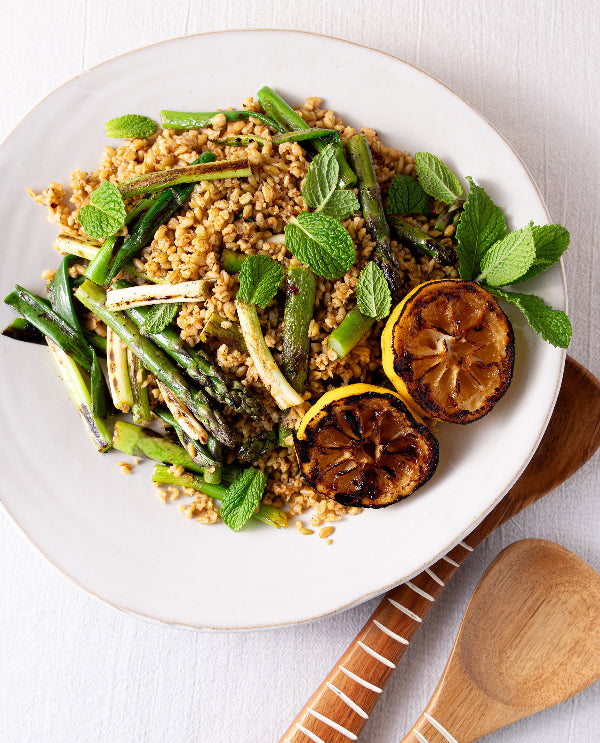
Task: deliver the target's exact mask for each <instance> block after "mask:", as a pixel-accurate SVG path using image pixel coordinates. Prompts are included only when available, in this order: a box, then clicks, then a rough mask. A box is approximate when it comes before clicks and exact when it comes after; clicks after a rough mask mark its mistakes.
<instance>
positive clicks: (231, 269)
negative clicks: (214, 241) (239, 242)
mask: <svg viewBox="0 0 600 743" xmlns="http://www.w3.org/2000/svg"><path fill="white" fill-rule="evenodd" d="M246 258H248V256H247V255H246V254H245V253H237V252H236V251H234V250H229V248H223V251H222V253H221V266H223V268H224V269H225V271H227V273H239V271H240V269H241V267H242V265H243V263H244V261H245V260H246Z"/></svg>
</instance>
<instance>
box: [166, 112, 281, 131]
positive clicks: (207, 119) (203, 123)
mask: <svg viewBox="0 0 600 743" xmlns="http://www.w3.org/2000/svg"><path fill="white" fill-rule="evenodd" d="M221 114H222V115H223V116H224V117H225V121H239V120H240V119H250V118H252V119H257V120H258V121H262V123H263V124H266V125H267V126H268V127H270V128H271V129H275V131H278V132H284V131H285V129H283V128H282V127H281V126H279V124H278V123H277V122H276V121H273V120H272V119H270V118H268V117H267V116H265V115H264V114H259V113H256V112H255V111H243V110H241V111H240V110H236V111H203V112H199V113H187V112H185V111H161V112H160V118H161V121H162V125H163V126H164V127H165V129H204V128H205V127H207V126H212V120H213V119H214V118H215V116H219V115H221Z"/></svg>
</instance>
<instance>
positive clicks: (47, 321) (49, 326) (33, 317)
mask: <svg viewBox="0 0 600 743" xmlns="http://www.w3.org/2000/svg"><path fill="white" fill-rule="evenodd" d="M4 301H5V302H6V303H7V304H10V305H11V306H12V307H14V308H15V309H16V310H17V312H19V314H21V315H22V316H23V317H24V318H25V319H26V320H27V321H28V322H29V323H31V325H33V326H34V327H36V328H37V329H38V330H39V331H40V332H41V333H43V334H44V335H45V336H47V337H48V338H51V339H52V340H53V341H54V343H55V344H56V345H57V346H59V348H62V350H63V351H64V352H65V353H66V354H68V355H69V356H70V357H72V358H73V359H74V360H75V361H76V362H77V363H78V364H81V366H82V367H83V368H84V369H85V370H86V371H89V370H90V369H91V368H92V349H91V348H90V347H89V345H88V344H87V343H86V342H85V341H82V339H81V337H80V335H79V334H78V333H77V332H76V331H75V330H74V329H73V328H72V327H71V326H70V325H69V324H68V323H67V322H65V320H63V318H62V317H61V316H60V315H59V314H57V313H56V312H55V311H54V310H53V309H52V307H51V306H50V304H49V302H47V301H46V300H44V299H43V298H42V297H37V296H35V295H34V294H31V293H30V292H28V291H27V290H26V289H24V288H23V287H22V286H19V285H18V284H17V286H16V287H15V290H14V291H13V292H11V293H10V294H9V295H8V297H6V298H5V300H4Z"/></svg>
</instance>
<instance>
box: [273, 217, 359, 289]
mask: <svg viewBox="0 0 600 743" xmlns="http://www.w3.org/2000/svg"><path fill="white" fill-rule="evenodd" d="M285 245H286V247H287V249H288V250H289V251H290V253H291V254H292V255H293V256H294V257H295V258H297V259H298V260H299V261H302V263H304V264H306V265H307V266H308V267H309V268H310V269H311V270H312V271H313V272H314V273H316V274H317V275H318V276H324V277H325V278H326V279H339V278H340V276H343V275H344V274H345V273H346V271H349V270H350V269H351V268H352V266H353V265H354V261H355V260H356V251H355V250H354V243H353V242H352V238H351V237H350V235H349V234H348V232H347V231H346V230H345V229H344V228H343V227H342V225H341V224H340V223H339V222H337V221H336V220H335V219H333V217H328V216H327V215H326V214H321V213H319V212H314V213H312V214H309V213H308V212H300V214H299V215H298V216H297V217H296V218H294V219H292V220H291V221H290V222H289V223H288V224H286V226H285Z"/></svg>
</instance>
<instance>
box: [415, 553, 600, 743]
mask: <svg viewBox="0 0 600 743" xmlns="http://www.w3.org/2000/svg"><path fill="white" fill-rule="evenodd" d="M599 678H600V575H598V573H596V572H595V571H594V570H593V569H592V568H591V567H590V566H589V565H588V564H587V563H585V562H584V561H583V560H581V559H580V558H579V557H577V556H576V555H574V554H573V553H572V552H569V550H567V549H565V548H564V547H561V546H560V545H558V544H555V543H554V542H547V541H544V540H539V539H525V540H522V541H520V542H516V543H515V544H512V545H510V546H509V547H507V548H506V549H505V550H503V551H502V552H501V553H500V554H499V555H498V557H497V558H496V559H495V560H494V561H493V562H492V564H491V565H490V566H489V568H488V569H487V570H486V572H485V573H484V574H483V577H482V578H481V580H480V582H479V584H478V585H477V588H476V589H475V591H474V593H473V595H472V597H471V600H470V601H469V604H468V606H467V609H466V612H465V616H464V618H463V621H462V624H461V626H460V629H459V632H458V636H457V638H456V642H455V643H454V647H453V649H452V652H451V654H450V658H449V659H448V663H447V665H446V668H445V670H444V672H443V674H442V678H441V679H440V682H439V684H438V686H437V689H436V690H435V692H434V694H433V696H432V698H431V701H430V702H429V704H428V705H427V708H426V710H425V712H424V713H423V714H422V715H421V717H420V718H419V720H418V721H417V723H416V724H415V725H414V727H413V729H412V730H411V731H410V733H409V734H408V735H407V736H406V737H405V738H404V740H403V743H415V741H418V742H419V743H422V742H423V740H425V741H427V743H438V742H439V743H448V741H453V740H460V741H461V743H471V741H475V740H478V739H479V738H481V737H483V736H484V735H487V734H488V733H491V732H493V731H494V730H498V729H499V728H501V727H504V726H505V725H508V724H509V723H512V722H515V721H516V720H519V719H521V718H523V717H527V716H528V715H531V714H533V713H535V712H539V711H540V710H542V709H546V708H547V707H552V706H554V705H555V704H559V703H560V702H563V701H565V700H566V699H569V698H570V697H572V696H574V695H575V694H578V693H579V692H580V691H583V689H586V688H587V687H588V686H590V685H591V684H592V683H594V682H595V681H597V680H598V679H599Z"/></svg>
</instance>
